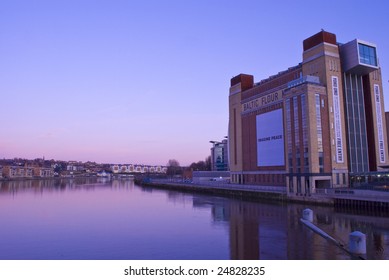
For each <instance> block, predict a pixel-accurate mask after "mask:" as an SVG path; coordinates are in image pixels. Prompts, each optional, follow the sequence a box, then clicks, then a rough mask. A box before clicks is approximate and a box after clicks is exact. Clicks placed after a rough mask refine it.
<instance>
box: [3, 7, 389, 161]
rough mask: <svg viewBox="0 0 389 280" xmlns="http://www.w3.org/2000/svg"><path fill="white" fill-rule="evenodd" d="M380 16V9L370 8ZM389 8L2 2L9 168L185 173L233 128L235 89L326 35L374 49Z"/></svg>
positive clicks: (388, 75) (387, 53)
mask: <svg viewBox="0 0 389 280" xmlns="http://www.w3.org/2000/svg"><path fill="white" fill-rule="evenodd" d="M372 7H374V9H372ZM388 10H389V4H388V3H387V1H375V0H371V1H360V0H350V1H335V0H329V1H299V0H297V1H267V2H265V1H246V0H243V1H215V0H211V1H205V0H199V1H170V0H166V1H149V0H145V1H131V0H100V1H99V0H57V1H52V0H36V1H31V0H2V1H1V2H0V118H1V120H2V122H1V123H2V124H1V126H0V158H14V157H22V158H29V159H34V158H38V157H43V156H44V157H45V158H46V159H57V160H78V161H88V160H90V161H96V162H99V163H143V164H162V165H165V164H166V163H167V162H168V160H169V159H172V158H174V159H177V160H178V161H179V162H180V163H181V165H188V164H190V163H191V162H194V161H199V160H204V159H205V158H206V157H207V156H208V155H209V154H210V147H211V144H210V143H209V140H222V139H223V138H224V136H226V135H227V128H228V89H229V83H230V79H231V78H232V77H233V76H235V75H237V74H239V73H246V74H253V75H254V79H255V81H256V82H257V81H259V80H261V79H264V78H267V77H268V76H270V75H273V74H276V73H278V72H279V71H282V70H285V69H287V68H288V67H291V66H295V65H297V64H298V63H299V62H301V60H302V41H303V40H304V39H305V38H307V37H309V36H311V35H313V34H315V33H317V32H319V31H320V30H321V29H322V28H323V29H324V30H326V31H329V32H333V33H335V34H336V35H337V40H338V41H339V42H343V43H345V42H348V41H351V40H353V39H355V38H359V39H362V40H365V41H369V42H372V43H375V44H377V52H378V57H379V59H380V61H379V62H380V65H381V67H382V76H383V81H384V82H383V83H384V85H383V86H384V96H385V98H386V100H385V105H386V108H385V109H386V110H387V111H389V106H388V104H389V96H388V95H387V93H388V90H389V84H388V80H389V35H388V26H389V17H388V15H387V12H388Z"/></svg>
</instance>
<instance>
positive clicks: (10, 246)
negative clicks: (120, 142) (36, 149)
mask: <svg viewBox="0 0 389 280" xmlns="http://www.w3.org/2000/svg"><path fill="white" fill-rule="evenodd" d="M304 208H305V206H300V205H287V206H286V205H277V204H265V203H253V202H247V201H240V200H235V199H228V198H223V197H214V196H203V195H197V194H183V193H180V192H172V191H164V190H156V189H151V188H142V187H139V186H136V185H134V183H133V181H128V180H127V181H124V180H122V181H118V180H116V181H106V182H104V181H98V180H97V179H90V180H86V179H77V180H57V181H54V180H42V181H34V180H31V181H18V182H0V223H1V226H0V259H77V260H78V259H92V260H95V259H105V260H107V259H283V260H285V259H349V258H350V257H349V256H348V255H347V254H346V253H345V252H344V251H342V250H340V249H339V248H337V247H336V246H334V245H332V244H330V243H328V241H326V240H324V239H323V238H322V237H320V236H318V235H316V234H314V233H313V232H312V231H310V230H308V229H307V228H305V227H304V226H303V225H302V224H301V223H300V222H299V219H300V217H301V212H302V210H303V209H304ZM310 208H311V209H312V210H313V211H314V215H315V218H314V223H315V224H317V225H318V226H319V227H320V228H322V229H324V230H325V231H326V232H328V233H329V234H330V235H332V236H334V237H335V238H337V239H338V240H341V241H343V242H344V243H345V244H347V241H348V234H349V233H350V232H351V231H354V230H359V231H361V232H364V233H366V234H367V244H368V248H367V250H368V255H367V257H368V258H369V259H389V218H387V217H378V216H369V215H353V214H347V213H337V212H334V210H333V209H332V208H321V207H310Z"/></svg>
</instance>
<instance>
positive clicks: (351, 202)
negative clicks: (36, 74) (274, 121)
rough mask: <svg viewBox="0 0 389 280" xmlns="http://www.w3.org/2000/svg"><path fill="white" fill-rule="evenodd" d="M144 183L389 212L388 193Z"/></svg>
mask: <svg viewBox="0 0 389 280" xmlns="http://www.w3.org/2000/svg"><path fill="white" fill-rule="evenodd" d="M137 183H138V184H139V185H142V186H149V187H153V188H159V189H169V190H176V191H181V192H197V193H204V194H211V195H219V196H226V197H232V198H238V199H244V200H251V201H275V202H280V203H299V204H306V205H321V206H329V207H334V208H337V209H342V210H351V211H355V210H358V211H359V210H362V211H369V212H372V213H374V214H379V215H381V214H383V213H389V192H380V191H373V190H370V191H369V190H360V189H353V190H350V189H348V190H347V191H345V190H338V189H325V190H322V191H321V192H319V193H315V194H311V195H310V196H303V195H289V196H288V195H287V193H286V188H285V187H277V186H257V185H236V184H229V183H226V182H202V183H201V184H196V183H191V182H188V183H186V182H182V181H173V180H150V181H146V182H145V181H143V182H142V181H139V182H137Z"/></svg>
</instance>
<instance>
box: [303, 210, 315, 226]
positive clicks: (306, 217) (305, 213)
mask: <svg viewBox="0 0 389 280" xmlns="http://www.w3.org/2000/svg"><path fill="white" fill-rule="evenodd" d="M303 219H304V220H306V221H308V222H311V223H313V211H312V210H311V209H309V208H307V209H304V210H303Z"/></svg>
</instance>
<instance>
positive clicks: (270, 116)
mask: <svg viewBox="0 0 389 280" xmlns="http://www.w3.org/2000/svg"><path fill="white" fill-rule="evenodd" d="M284 149H285V148H284V122H283V118H282V109H277V110H274V111H271V112H268V113H264V114H261V115H257V163H258V166H280V165H284V164H285V156H284Z"/></svg>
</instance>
